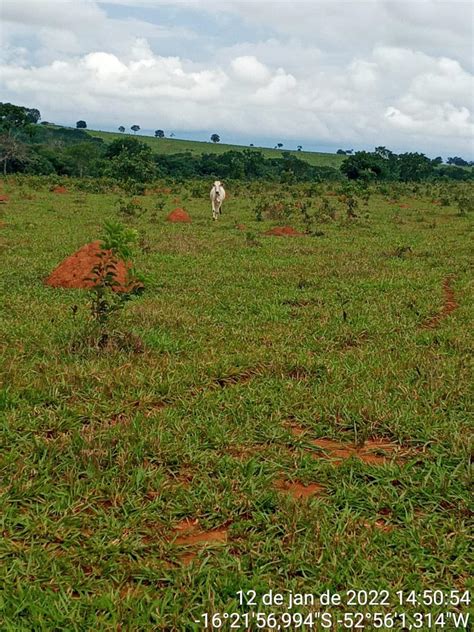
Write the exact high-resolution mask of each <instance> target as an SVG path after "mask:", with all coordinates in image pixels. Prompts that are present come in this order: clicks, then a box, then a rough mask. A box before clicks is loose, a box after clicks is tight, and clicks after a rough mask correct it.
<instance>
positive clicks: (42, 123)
mask: <svg viewBox="0 0 474 632" xmlns="http://www.w3.org/2000/svg"><path fill="white" fill-rule="evenodd" d="M40 125H51V123H50V122H49V121H41V123H40Z"/></svg>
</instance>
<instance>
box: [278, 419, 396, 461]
mask: <svg viewBox="0 0 474 632" xmlns="http://www.w3.org/2000/svg"><path fill="white" fill-rule="evenodd" d="M286 426H287V428H288V429H289V430H290V432H291V434H292V435H294V436H295V437H300V436H301V435H303V434H304V433H305V430H304V429H303V428H301V427H300V426H298V425H297V424H286ZM309 443H311V445H314V446H315V447H317V448H320V450H318V452H317V453H312V454H313V456H315V457H316V458H323V459H330V460H331V461H332V462H333V463H334V465H340V464H341V463H342V462H343V461H345V460H346V459H349V458H350V457H351V456H355V457H356V458H358V459H360V460H361V461H363V462H364V463H370V464H371V465H384V464H385V463H387V462H388V461H390V460H391V459H393V458H394V456H395V455H396V454H397V453H398V452H399V450H400V447H399V446H398V445H397V444H395V443H391V442H389V441H386V440H385V439H375V438H374V439H368V440H367V441H365V443H364V444H363V445H361V446H359V445H356V444H354V443H345V442H340V441H335V440H333V439H313V440H309Z"/></svg>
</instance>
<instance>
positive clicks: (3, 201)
mask: <svg viewBox="0 0 474 632" xmlns="http://www.w3.org/2000/svg"><path fill="white" fill-rule="evenodd" d="M9 199H10V198H9V197H8V195H0V204H6V203H7V202H8V201H9Z"/></svg>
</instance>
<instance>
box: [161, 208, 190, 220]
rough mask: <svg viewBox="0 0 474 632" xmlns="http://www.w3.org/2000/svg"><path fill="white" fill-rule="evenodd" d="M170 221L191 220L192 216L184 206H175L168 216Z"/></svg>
mask: <svg viewBox="0 0 474 632" xmlns="http://www.w3.org/2000/svg"><path fill="white" fill-rule="evenodd" d="M166 219H167V220H168V222H190V221H191V218H190V216H189V215H188V214H187V213H186V211H185V210H184V209H182V208H175V209H174V211H171V213H170V214H169V215H168V217H167V218H166Z"/></svg>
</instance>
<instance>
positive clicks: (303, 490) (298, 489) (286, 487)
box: [275, 480, 324, 499]
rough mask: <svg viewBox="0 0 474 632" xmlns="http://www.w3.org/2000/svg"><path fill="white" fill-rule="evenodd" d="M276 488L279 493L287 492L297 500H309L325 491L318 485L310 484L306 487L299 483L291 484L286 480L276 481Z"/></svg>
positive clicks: (293, 482)
mask: <svg viewBox="0 0 474 632" xmlns="http://www.w3.org/2000/svg"><path fill="white" fill-rule="evenodd" d="M275 488H276V489H278V490H279V491H282V492H287V493H288V494H290V495H291V496H293V498H296V499H303V498H309V497H310V496H314V495H316V494H321V493H322V492H323V491H324V487H323V486H322V485H318V483H309V484H308V485H304V484H303V483H299V482H298V481H292V482H290V481H285V480H277V481H275Z"/></svg>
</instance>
